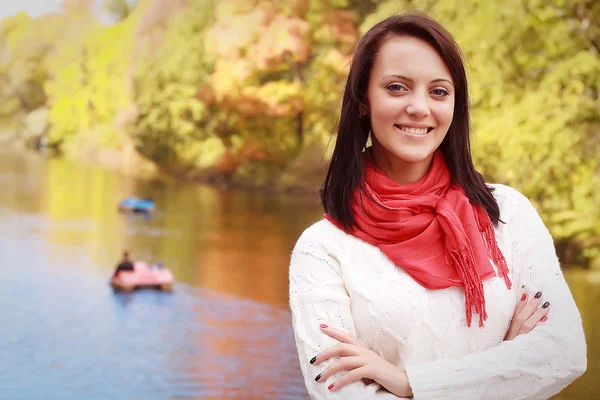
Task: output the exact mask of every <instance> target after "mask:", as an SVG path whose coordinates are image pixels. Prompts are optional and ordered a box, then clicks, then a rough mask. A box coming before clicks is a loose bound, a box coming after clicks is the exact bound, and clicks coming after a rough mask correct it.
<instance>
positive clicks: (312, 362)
mask: <svg viewBox="0 0 600 400" xmlns="http://www.w3.org/2000/svg"><path fill="white" fill-rule="evenodd" d="M315 361H317V356H314V357H313V358H311V359H310V361H309V363H311V364H314V363H315Z"/></svg>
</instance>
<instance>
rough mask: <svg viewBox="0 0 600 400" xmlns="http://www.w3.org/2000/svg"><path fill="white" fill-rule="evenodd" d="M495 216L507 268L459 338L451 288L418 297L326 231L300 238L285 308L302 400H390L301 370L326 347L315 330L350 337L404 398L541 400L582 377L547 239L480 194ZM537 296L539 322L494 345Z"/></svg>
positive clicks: (509, 198) (381, 259)
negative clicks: (543, 315) (386, 365)
mask: <svg viewBox="0 0 600 400" xmlns="http://www.w3.org/2000/svg"><path fill="white" fill-rule="evenodd" d="M491 186H493V187H494V188H495V192H494V196H495V197H496V199H497V201H498V204H499V206H500V219H501V220H502V221H504V222H505V223H504V224H502V223H500V224H499V226H498V228H497V229H496V236H497V240H498V245H499V247H500V249H501V250H502V252H503V254H504V256H505V258H506V261H507V263H508V265H509V268H510V277H511V281H512V282H513V287H512V289H511V290H508V289H507V288H506V284H505V283H504V280H503V279H502V278H500V277H494V278H491V279H488V280H486V281H484V285H483V286H484V291H485V292H484V293H485V298H486V305H487V312H488V319H487V321H486V322H485V327H484V328H479V327H478V323H477V321H478V318H479V316H478V315H477V314H474V323H473V324H472V326H471V327H470V328H468V327H467V323H466V319H465V298H464V292H463V290H462V288H458V287H452V288H448V289H443V290H428V289H425V288H423V287H422V286H421V285H419V284H418V283H417V282H415V281H414V280H413V279H412V278H411V277H410V275H408V274H407V273H406V272H405V271H404V270H402V268H399V267H397V266H395V265H394V264H393V263H392V262H391V261H390V260H389V259H388V258H387V257H386V256H385V255H384V254H383V253H382V252H381V251H380V250H379V249H378V248H377V247H375V246H372V245H370V244H368V243H366V242H364V241H362V240H360V239H358V238H356V237H354V236H351V235H348V234H346V233H344V232H342V231H340V230H339V229H337V228H336V227H335V226H334V225H332V224H331V223H330V222H329V221H327V220H322V221H319V222H317V223H316V224H314V225H313V226H311V227H309V228H308V229H306V231H305V232H304V233H303V234H302V236H301V237H300V239H299V240H298V242H297V244H296V246H295V248H294V251H293V253H292V258H291V264H290V272H289V277H290V307H291V311H292V316H293V325H294V332H295V335H296V345H297V348H298V354H299V358H300V365H301V368H302V372H303V374H304V381H305V384H306V387H307V389H308V393H309V394H310V396H311V398H312V399H345V400H354V399H360V400H364V399H376V400H383V399H386V400H387V399H397V397H396V396H394V395H392V394H391V393H389V392H387V391H386V390H385V389H383V388H382V387H381V386H379V385H378V384H365V383H363V381H359V382H355V383H352V384H350V385H348V386H346V387H344V388H342V389H339V390H337V391H335V392H330V391H329V390H327V386H328V385H329V384H330V383H333V382H335V381H336V380H337V379H339V378H340V377H341V376H342V375H343V373H339V374H337V375H335V376H333V377H330V378H329V379H327V381H326V382H315V380H314V378H315V376H316V375H317V374H319V373H320V372H322V371H323V370H324V369H325V367H326V366H327V365H329V364H330V363H331V362H333V361H334V360H330V361H327V362H325V363H323V364H321V365H319V366H315V365H311V364H310V363H309V360H310V359H311V358H312V357H313V356H315V355H317V353H319V352H320V351H322V350H324V349H326V348H328V347H330V346H332V345H334V344H335V343H336V340H335V339H332V338H330V337H329V336H327V335H325V334H324V333H322V332H321V330H320V329H319V324H321V323H325V324H327V325H329V326H331V327H334V328H340V329H344V330H346V331H348V332H350V333H352V334H353V335H354V336H355V337H358V339H359V340H360V341H361V342H362V343H363V344H364V345H365V346H367V348H369V349H371V350H373V351H374V352H376V353H377V354H379V355H381V356H382V357H383V358H385V359H386V360H388V361H389V362H391V363H392V364H394V365H397V366H399V367H400V368H403V369H405V370H406V372H407V375H408V378H409V381H410V384H411V387H412V390H413V393H414V399H416V400H422V399H461V400H476V399H477V400H478V399H486V400H492V399H498V400H509V399H510V400H516V399H547V398H549V397H551V396H552V395H554V394H556V393H558V392H559V391H560V390H562V389H563V388H565V387H566V386H567V385H568V384H569V383H571V382H572V381H573V380H575V379H576V378H577V377H579V376H580V375H581V374H583V372H584V371H585V369H586V363H587V361H586V344H585V338H584V334H583V328H582V323H581V317H580V315H579V311H578V310H577V307H576V305H575V302H574V300H573V296H572V295H571V292H570V291H569V288H568V286H567V284H566V282H565V279H564V277H563V274H562V272H561V269H560V265H559V263H558V259H557V257H556V253H555V249H554V245H553V242H552V238H551V237H550V234H549V232H548V230H547V229H546V227H545V226H544V224H543V222H542V220H541V219H540V217H539V216H538V214H537V212H536V210H535V208H534V207H533V206H532V205H531V203H530V202H529V201H528V200H527V198H525V197H524V196H523V195H522V194H520V193H519V192H517V191H516V190H514V189H512V188H509V187H507V186H503V185H491ZM537 291H542V293H543V299H544V301H546V300H547V301H549V302H550V303H551V308H550V311H549V314H548V319H547V321H546V322H544V323H543V324H542V325H540V326H538V327H536V328H535V329H534V330H533V331H531V332H530V333H528V334H524V335H519V336H518V337H516V338H515V339H513V340H511V341H503V338H504V336H505V334H506V332H507V329H508V327H509V325H510V322H511V319H512V316H513V312H514V309H515V306H516V304H517V301H519V298H520V296H521V294H522V293H524V292H525V293H528V294H529V295H530V296H533V295H534V294H535V293H536V292H537Z"/></svg>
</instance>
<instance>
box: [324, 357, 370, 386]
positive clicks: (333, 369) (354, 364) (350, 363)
mask: <svg viewBox="0 0 600 400" xmlns="http://www.w3.org/2000/svg"><path fill="white" fill-rule="evenodd" d="M362 365H363V362H362V361H361V358H360V357H356V356H352V357H344V358H340V359H339V360H337V361H336V362H334V363H332V364H331V365H330V366H329V367H327V368H325V369H324V370H323V372H321V373H320V374H319V375H317V377H316V378H315V380H316V381H317V382H324V381H325V380H326V379H327V378H329V377H330V376H332V375H335V374H337V373H338V372H340V371H352V370H354V369H356V368H358V367H362ZM317 378H318V379H317ZM361 378H362V376H361Z"/></svg>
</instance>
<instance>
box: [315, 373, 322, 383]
mask: <svg viewBox="0 0 600 400" xmlns="http://www.w3.org/2000/svg"><path fill="white" fill-rule="evenodd" d="M319 379H321V374H319V375H317V377H316V378H315V381H317V382H319Z"/></svg>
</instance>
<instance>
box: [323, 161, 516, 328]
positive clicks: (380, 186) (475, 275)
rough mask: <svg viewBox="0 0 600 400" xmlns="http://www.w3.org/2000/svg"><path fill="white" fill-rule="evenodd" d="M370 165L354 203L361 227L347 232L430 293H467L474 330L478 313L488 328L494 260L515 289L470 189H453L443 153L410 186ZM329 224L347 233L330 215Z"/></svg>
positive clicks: (483, 212) (353, 208) (355, 194)
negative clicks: (487, 282)
mask: <svg viewBox="0 0 600 400" xmlns="http://www.w3.org/2000/svg"><path fill="white" fill-rule="evenodd" d="M365 161H366V171H365V179H364V191H363V190H361V189H357V190H356V191H355V193H354V198H353V201H352V204H351V208H352V215H353V216H354V219H355V221H356V225H355V227H354V229H353V231H351V232H348V233H350V234H352V235H354V236H356V237H358V238H360V239H362V240H364V241H365V242H367V243H370V244H372V245H374V246H377V247H378V248H379V249H380V250H381V251H382V252H383V253H384V254H385V255H386V256H387V257H388V258H389V259H390V260H391V261H392V262H394V264H396V265H397V266H399V267H401V268H403V269H404V270H405V271H406V272H407V273H408V274H410V276H412V277H413V279H415V280H416V281H417V282H419V283H420V284H421V285H422V286H424V287H425V288H427V289H445V288H449V287H452V286H462V287H463V288H464V290H465V303H466V317H467V324H468V326H471V320H472V311H473V310H472V308H473V306H474V307H475V311H476V312H477V313H478V314H479V326H480V327H483V321H484V320H486V319H487V313H486V310H485V298H484V295H483V284H482V280H484V279H488V278H491V277H493V276H496V274H495V272H494V269H493V267H492V265H491V264H490V261H489V258H488V257H491V258H492V260H493V261H494V263H495V264H496V266H497V267H498V270H499V274H500V276H502V277H503V278H504V281H505V282H506V286H507V287H508V288H509V289H510V287H511V282H510V279H509V277H508V266H507V265H506V260H505V259H504V256H503V255H502V252H501V251H500V249H499V248H498V244H497V242H496V236H495V234H494V227H493V225H492V222H491V220H490V218H489V216H488V215H487V213H486V212H485V210H484V209H483V208H482V207H480V206H476V205H473V204H471V203H470V202H469V199H468V198H467V196H466V195H465V193H464V191H463V189H462V188H461V187H460V186H457V185H453V184H452V183H451V177H450V170H449V169H448V166H447V164H446V162H445V160H444V157H443V155H442V153H441V152H439V151H436V153H435V155H434V157H433V163H432V165H431V168H430V169H429V171H428V172H427V174H426V175H425V176H424V177H423V178H422V179H421V180H419V181H417V182H413V183H410V184H408V185H399V184H397V183H396V182H394V181H392V180H391V179H389V178H387V177H386V176H385V175H384V174H383V173H382V172H381V171H380V170H379V169H378V168H377V167H376V166H375V165H374V164H373V162H372V161H370V160H369V159H368V158H367V159H366V160H365ZM325 218H327V219H328V220H329V221H331V222H332V223H334V224H335V225H336V226H337V227H338V228H340V229H343V228H342V226H341V224H340V223H339V222H338V221H337V220H335V219H334V218H333V217H331V216H330V215H329V214H325Z"/></svg>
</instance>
